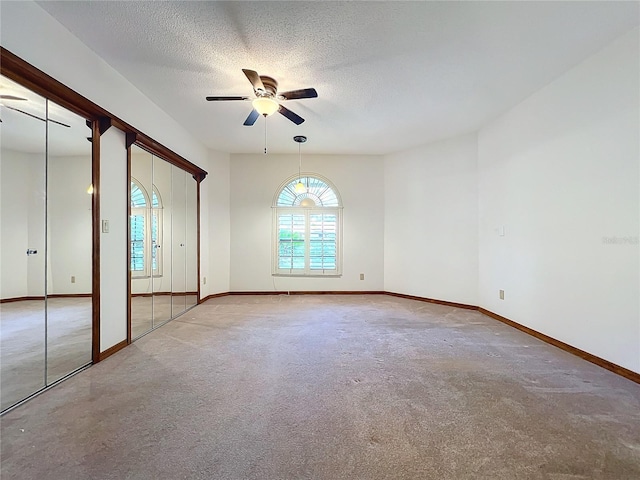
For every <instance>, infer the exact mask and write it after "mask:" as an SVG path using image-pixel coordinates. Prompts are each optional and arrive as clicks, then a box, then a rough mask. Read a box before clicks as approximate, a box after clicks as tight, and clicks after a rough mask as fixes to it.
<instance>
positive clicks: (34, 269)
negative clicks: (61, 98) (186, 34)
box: [0, 77, 93, 410]
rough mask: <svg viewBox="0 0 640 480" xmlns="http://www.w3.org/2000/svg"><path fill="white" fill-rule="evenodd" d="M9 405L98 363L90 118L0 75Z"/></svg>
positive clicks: (5, 399)
mask: <svg viewBox="0 0 640 480" xmlns="http://www.w3.org/2000/svg"><path fill="white" fill-rule="evenodd" d="M0 120H2V122H1V123H0V139H1V142H0V145H1V151H0V183H1V185H0V252H1V253H0V255H1V258H0V357H1V358H0V370H1V371H0V379H1V385H0V404H1V410H6V409H7V408H10V407H11V406H13V405H15V404H16V403H19V402H20V401H22V400H24V399H25V398H27V397H29V396H30V395H32V394H34V393H36V392H38V391H39V390H42V389H43V388H45V387H47V386H49V385H51V384H53V383H55V382H56V381H58V380H60V379H62V378H64V377H66V376H67V375H69V374H70V373H73V372H74V371H76V370H78V369H79V368H81V367H83V366H86V365H87V364H89V363H91V344H92V335H91V333H92V332H91V327H92V313H93V298H92V296H93V292H92V278H93V272H92V245H93V241H92V221H93V212H92V198H91V193H92V187H91V181H92V152H91V148H92V147H91V142H90V141H87V137H90V136H91V130H90V128H88V127H87V125H86V120H85V119H84V118H82V117H79V116H78V115H76V114H74V113H72V112H70V111H68V110H67V109H65V108H62V107H60V106H59V105H56V104H55V103H53V102H51V101H50V100H47V99H46V98H44V97H42V96H39V95H37V94H35V93H34V92H32V91H30V90H28V89H26V88H24V87H22V86H21V85H19V84H17V83H15V82H13V81H12V80H10V79H8V78H6V77H0Z"/></svg>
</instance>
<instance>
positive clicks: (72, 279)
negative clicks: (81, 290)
mask: <svg viewBox="0 0 640 480" xmlns="http://www.w3.org/2000/svg"><path fill="white" fill-rule="evenodd" d="M71 283H76V276H75V275H71Z"/></svg>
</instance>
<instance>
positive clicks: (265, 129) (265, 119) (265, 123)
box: [264, 115, 267, 155]
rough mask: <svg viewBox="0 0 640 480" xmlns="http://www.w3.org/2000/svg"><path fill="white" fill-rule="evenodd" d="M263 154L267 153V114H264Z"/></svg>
mask: <svg viewBox="0 0 640 480" xmlns="http://www.w3.org/2000/svg"><path fill="white" fill-rule="evenodd" d="M264 154H265V155H266V154H267V116H266V115H265V116H264Z"/></svg>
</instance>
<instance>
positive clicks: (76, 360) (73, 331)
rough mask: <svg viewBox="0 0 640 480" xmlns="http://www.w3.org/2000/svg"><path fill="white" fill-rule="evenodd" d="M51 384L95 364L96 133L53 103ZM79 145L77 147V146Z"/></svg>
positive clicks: (50, 166)
mask: <svg viewBox="0 0 640 480" xmlns="http://www.w3.org/2000/svg"><path fill="white" fill-rule="evenodd" d="M48 118H49V119H51V120H54V121H50V122H48V125H49V131H48V135H47V139H48V148H47V151H48V158H47V383H52V382H54V381H56V380H59V379H60V378H62V377H64V376H66V375H67V374H69V373H71V372H72V371H74V370H76V369H77V368H79V367H82V366H83V365H86V364H87V363H90V362H91V321H92V319H91V312H92V298H91V297H92V294H91V292H92V228H91V221H92V201H91V200H92V198H91V194H88V191H90V185H91V178H92V177H91V164H92V162H91V143H90V142H88V141H87V140H86V138H87V136H88V135H90V133H91V131H90V130H89V129H88V128H87V126H86V120H85V119H84V118H82V117H79V116H78V115H75V114H74V113H72V112H69V111H67V110H65V109H64V108H62V107H60V106H58V105H56V104H54V103H53V102H51V101H49V102H48ZM71 145H73V148H71Z"/></svg>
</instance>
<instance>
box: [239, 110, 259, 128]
mask: <svg viewBox="0 0 640 480" xmlns="http://www.w3.org/2000/svg"><path fill="white" fill-rule="evenodd" d="M259 116H260V114H259V113H258V111H257V110H256V109H255V108H254V109H253V110H251V113H250V114H249V116H248V117H247V119H246V120H245V121H244V123H243V125H244V126H245V127H250V126H251V125H253V124H254V123H256V120H257V119H258V117H259Z"/></svg>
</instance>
